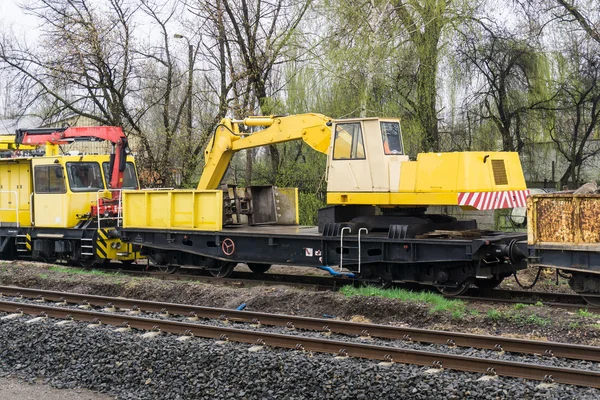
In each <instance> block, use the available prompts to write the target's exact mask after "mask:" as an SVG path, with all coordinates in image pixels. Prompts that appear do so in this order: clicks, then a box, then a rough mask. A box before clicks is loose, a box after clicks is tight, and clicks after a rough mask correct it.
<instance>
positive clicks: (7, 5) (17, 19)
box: [0, 0, 36, 33]
mask: <svg viewBox="0 0 600 400" xmlns="http://www.w3.org/2000/svg"><path fill="white" fill-rule="evenodd" d="M0 23H1V24H2V25H3V26H6V27H11V26H12V27H13V29H14V30H15V32H17V33H26V32H31V30H35V29H36V20H35V18H33V17H31V16H28V15H25V14H23V12H22V11H21V9H20V8H19V6H18V5H17V0H0Z"/></svg>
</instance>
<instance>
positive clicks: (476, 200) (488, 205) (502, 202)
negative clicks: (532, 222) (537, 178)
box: [458, 190, 529, 210]
mask: <svg viewBox="0 0 600 400" xmlns="http://www.w3.org/2000/svg"><path fill="white" fill-rule="evenodd" d="M527 196H529V190H504V191H500V192H463V193H459V194H458V205H459V206H465V207H466V206H470V207H473V208H475V209H477V210H496V209H499V208H515V207H526V206H527Z"/></svg>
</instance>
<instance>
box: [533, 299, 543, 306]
mask: <svg viewBox="0 0 600 400" xmlns="http://www.w3.org/2000/svg"><path fill="white" fill-rule="evenodd" d="M534 306H536V307H544V303H542V302H541V301H539V300H538V301H536V302H535V304H534Z"/></svg>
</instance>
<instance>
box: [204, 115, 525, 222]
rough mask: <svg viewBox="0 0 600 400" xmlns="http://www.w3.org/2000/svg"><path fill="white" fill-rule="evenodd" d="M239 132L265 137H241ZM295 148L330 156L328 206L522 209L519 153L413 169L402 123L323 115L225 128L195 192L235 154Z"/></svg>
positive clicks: (457, 156) (426, 163) (445, 159)
mask: <svg viewBox="0 0 600 400" xmlns="http://www.w3.org/2000/svg"><path fill="white" fill-rule="evenodd" d="M241 125H245V126H249V127H264V129H262V130H260V131H258V132H254V133H249V134H244V133H242V132H241V131H240V126H241ZM292 140H303V141H304V142H305V143H307V144H308V145H309V146H310V147H312V148H313V149H315V150H316V151H319V152H321V153H324V154H327V156H328V160H327V175H328V179H327V203H328V204H332V205H335V204H339V205H356V204H364V205H377V206H380V207H395V206H402V207H413V206H432V205H456V206H461V207H464V208H474V209H479V210H486V209H496V208H509V207H517V206H521V207H522V206H524V205H525V198H526V194H527V192H526V185H525V179H524V176H523V172H522V169H521V163H520V160H519V157H518V154H517V153H514V152H453V153H421V154H419V155H418V156H417V159H416V161H410V160H409V157H408V156H407V155H406V154H405V152H404V147H403V143H402V136H401V130H400V121H399V120H398V119H391V118H357V119H346V120H333V119H331V118H329V117H326V116H324V115H321V114H302V115H293V116H288V117H273V116H271V117H248V118H245V119H244V120H242V121H235V120H231V119H224V120H222V121H221V123H220V124H219V126H218V127H217V130H216V132H215V135H214V136H213V138H212V139H211V141H210V143H209V144H208V146H207V148H206V150H205V153H204V154H205V166H204V170H203V172H202V176H201V178H200V182H199V183H198V190H212V189H216V188H217V187H218V185H219V183H220V182H221V180H222V178H223V176H224V174H225V172H226V170H227V167H228V166H229V163H230V161H231V157H232V156H233V154H234V153H236V152H237V151H240V150H244V149H250V148H254V147H261V146H266V145H270V144H275V143H283V142H288V141H292Z"/></svg>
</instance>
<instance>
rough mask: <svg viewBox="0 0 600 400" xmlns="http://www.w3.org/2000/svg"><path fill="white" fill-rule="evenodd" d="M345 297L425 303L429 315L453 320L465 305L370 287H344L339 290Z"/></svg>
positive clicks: (439, 297) (428, 295)
mask: <svg viewBox="0 0 600 400" xmlns="http://www.w3.org/2000/svg"><path fill="white" fill-rule="evenodd" d="M340 292H341V293H343V294H344V295H346V296H375V297H384V298H386V299H394V300H400V301H409V302H414V303H426V304H427V305H429V306H430V308H429V311H430V312H431V313H436V312H445V311H447V312H450V313H452V317H453V318H462V317H463V316H464V314H465V303H464V302H463V301H461V300H452V299H447V298H445V297H444V296H442V295H440V294H437V293H429V292H412V291H410V290H404V289H380V288H376V287H372V286H367V287H360V288H355V287H352V286H344V287H343V288H342V289H341V290H340Z"/></svg>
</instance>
